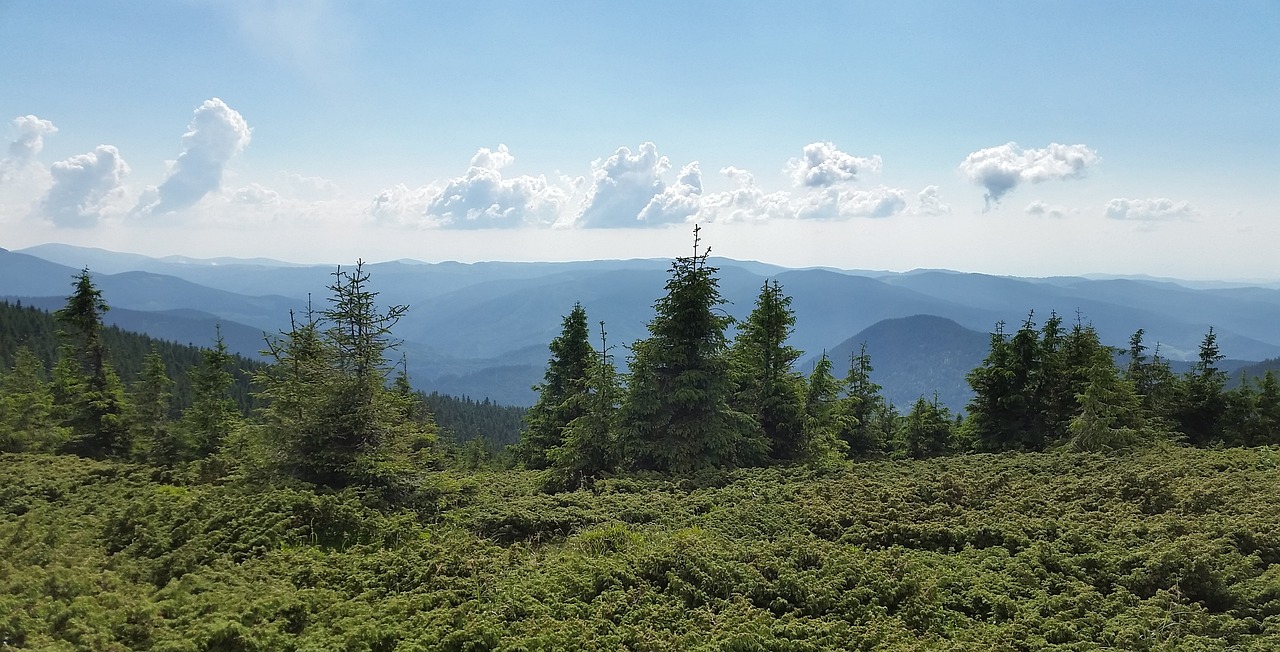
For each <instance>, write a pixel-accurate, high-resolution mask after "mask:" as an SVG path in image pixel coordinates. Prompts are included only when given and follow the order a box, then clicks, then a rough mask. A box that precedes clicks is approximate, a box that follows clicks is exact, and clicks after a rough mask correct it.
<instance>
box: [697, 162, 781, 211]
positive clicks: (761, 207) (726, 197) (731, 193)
mask: <svg viewBox="0 0 1280 652" xmlns="http://www.w3.org/2000/svg"><path fill="white" fill-rule="evenodd" d="M720 174H723V175H724V176H726V177H728V178H729V179H731V180H733V181H734V182H736V183H737V188H734V189H733V190H726V191H724V192H713V193H710V194H707V195H706V196H704V197H703V198H702V203H701V208H700V209H699V212H698V214H697V218H698V219H699V220H706V221H709V222H766V221H768V220H771V219H787V218H792V217H795V210H794V209H793V208H792V207H791V195H790V194H788V193H786V192H781V191H780V192H773V193H765V192H764V191H762V190H761V189H760V188H759V187H757V186H756V179H755V176H753V175H752V174H751V173H750V172H748V171H746V170H743V169H740V168H736V167H733V166H729V167H726V168H722V169H721V170H720Z"/></svg>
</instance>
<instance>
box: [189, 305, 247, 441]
mask: <svg viewBox="0 0 1280 652" xmlns="http://www.w3.org/2000/svg"><path fill="white" fill-rule="evenodd" d="M233 360H234V358H233V357H232V355H231V353H230V352H229V351H227V345H226V343H225V342H223V340H222V329H221V328H217V329H216V330H215V332H214V339H213V347H212V348H207V349H204V350H202V351H201V352H200V364H198V365H196V366H195V367H192V368H191V370H190V371H189V372H188V378H189V379H190V381H191V406H190V407H188V408H187V409H186V410H184V411H183V412H182V419H181V420H180V421H179V423H178V429H179V431H180V432H181V433H182V435H183V437H184V438H185V440H186V442H187V444H188V445H189V447H190V448H189V452H190V454H191V455H192V457H194V458H195V459H204V458H206V457H209V456H210V455H213V454H214V453H216V452H217V451H218V449H219V448H220V447H221V446H222V443H223V442H224V441H226V439H227V437H229V436H230V435H231V433H233V432H235V430H236V429H237V428H239V427H240V426H242V425H243V424H244V418H243V415H242V414H241V413H240V410H239V409H238V408H237V407H236V403H235V399H233V398H232V396H231V390H232V387H233V386H234V385H235V377H234V376H232V373H231V364H232V362H233Z"/></svg>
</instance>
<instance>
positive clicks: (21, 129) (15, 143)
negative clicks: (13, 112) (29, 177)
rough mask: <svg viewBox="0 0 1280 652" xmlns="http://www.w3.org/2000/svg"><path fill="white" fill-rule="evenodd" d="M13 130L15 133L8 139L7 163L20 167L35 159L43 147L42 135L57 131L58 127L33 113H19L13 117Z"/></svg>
mask: <svg viewBox="0 0 1280 652" xmlns="http://www.w3.org/2000/svg"><path fill="white" fill-rule="evenodd" d="M13 131H14V133H16V134H17V135H16V136H14V139H13V140H11V141H9V156H8V157H7V158H6V159H5V162H6V163H7V164H8V165H11V166H13V167H21V166H24V165H27V164H28V163H31V162H32V161H34V160H35V158H36V155H37V154H39V153H40V150H42V149H44V137H45V136H47V135H50V134H56V133H58V128H57V127H55V126H53V123H52V122H50V121H48V120H43V119H41V118H37V117H35V116H34V115H20V116H18V117H16V118H14V119H13Z"/></svg>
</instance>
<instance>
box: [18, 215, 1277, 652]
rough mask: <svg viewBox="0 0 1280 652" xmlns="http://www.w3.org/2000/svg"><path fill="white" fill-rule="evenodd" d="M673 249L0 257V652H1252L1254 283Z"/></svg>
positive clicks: (1273, 449)
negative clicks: (501, 260) (576, 253)
mask: <svg viewBox="0 0 1280 652" xmlns="http://www.w3.org/2000/svg"><path fill="white" fill-rule="evenodd" d="M696 233H697V232H696V231H695V243H694V247H693V254H692V255H691V256H683V257H677V258H675V259H674V261H662V262H658V261H600V262H595V263H583V264H580V265H578V266H573V265H566V266H540V265H537V264H492V265H478V266H470V267H468V266H463V265H457V264H441V265H436V266H427V265H424V264H419V263H405V262H402V263H394V264H381V265H365V264H364V263H356V264H355V265H350V266H346V265H344V266H340V267H337V268H336V269H333V268H329V269H327V270H324V271H323V272H322V273H321V272H320V271H319V270H317V269H316V268H312V267H308V266H291V265H285V264H281V263H275V262H272V261H205V262H200V261H186V260H168V261H164V260H156V259H147V258H141V257H129V256H125V255H121V254H112V253H110V252H100V251H95V250H73V249H69V248H60V247H45V248H41V249H38V250H37V251H35V252H32V253H42V254H44V255H47V256H50V258H58V257H62V258H67V257H71V256H79V257H82V258H83V257H85V256H91V257H92V260H91V261H88V262H86V261H81V262H79V263H76V264H75V265H76V266H64V265H62V264H61V263H58V262H55V261H53V260H46V259H43V258H39V257H38V256H36V255H31V254H26V253H14V252H0V272H4V273H3V274H0V278H6V279H7V280H6V281H5V282H4V285H0V296H4V297H7V298H6V299H5V301H4V302H0V649H40V650H157V651H158V650H166V651H178V650H184V651H185V650H192V651H196V650H298V651H301V650H369V651H391V650H459V651H462V650H510V651H515V650H577V649H584V650H590V649H602V650H619V649H622V650H741V651H751V650H880V649H901V650H974V649H992V650H1105V649H1118V650H1274V649H1280V570H1278V569H1280V566H1277V564H1278V563H1280V381H1278V380H1277V377H1276V375H1275V374H1274V373H1272V372H1271V371H1269V369H1270V367H1272V366H1274V361H1272V362H1266V361H1265V359H1267V358H1275V357H1276V355H1277V351H1280V339H1278V338H1280V336H1278V335H1277V334H1276V333H1275V332H1274V324H1275V323H1277V322H1276V321H1275V320H1274V319H1273V318H1272V317H1273V316H1278V317H1280V314H1275V313H1280V291H1277V290H1275V289H1271V288H1265V287H1231V286H1225V285H1223V286H1219V285H1208V286H1205V287H1197V288H1192V287H1188V286H1184V285H1178V284H1174V283H1172V282H1168V281H1155V280H1135V279H1109V280H1091V279H1082V278H1072V279H1040V280H1019V279H1005V278H998V277H985V276H977V275H962V274H955V273H950V272H919V273H909V274H888V273H884V274H878V273H870V272H868V273H855V272H847V271H833V270H782V269H780V268H772V267H770V266H766V265H762V264H759V263H737V262H734V261H724V260H721V259H712V258H710V257H709V255H708V250H706V249H705V248H702V243H701V242H700V241H698V240H697V235H696ZM63 262H70V261H69V260H64V261H63ZM214 262H216V263H217V264H213V263H214ZM88 263H93V264H92V265H88ZM89 266H92V267H95V268H97V269H101V270H102V273H101V274H99V273H95V272H91V271H90V269H89ZM426 278H430V279H434V280H435V281H438V285H433V286H431V287H423V280H424V279H426ZM384 283H385V284H384ZM68 290H70V292H69V295H68ZM250 291H252V292H258V294H244V293H245V292H250ZM262 292H266V293H265V294H263V293H262ZM276 292H278V294H277V293H276ZM410 295H414V296H417V297H418V298H421V299H423V300H421V301H415V303H414V304H413V305H412V308H411V307H410V304H409V303H408V302H407V301H404V299H406V298H407V297H409V296H410ZM300 297H301V300H300ZM638 297H640V298H638ZM117 301H118V302H119V304H117ZM1017 303H1020V304H1021V305H1020V306H1019V307H1018V308H1017V312H1016V313H1014V314H1013V316H1010V315H1008V314H1006V313H1007V312H1008V310H1009V305H1011V304H1017ZM1070 304H1074V305H1070ZM553 306H554V307H553ZM1046 306H1048V307H1047V308H1046ZM47 309H52V310H54V312H53V313H50V312H47V311H46V310H47ZM121 313H123V314H124V318H125V319H130V320H135V321H134V322H133V323H134V324H139V325H146V326H147V327H148V329H141V328H140V329H138V330H146V332H147V333H148V335H142V334H140V333H135V332H131V331H132V329H129V328H126V327H124V325H122V324H121V323H120V322H112V321H109V320H110V319H113V318H112V317H111V315H113V314H115V315H119V314H121ZM548 314H549V315H550V322H551V323H550V325H548V323H547V322H548ZM232 317H234V319H233V318H232ZM1206 319H1209V320H1217V319H1221V321H1220V322H1218V323H1217V324H1205V323H1204V322H1203V320H1206ZM449 320H454V323H452V324H451V326H450V327H449V328H444V326H443V325H444V324H445V322H447V321H449ZM806 320H809V321H811V322H812V323H810V324H806ZM984 320H987V321H984ZM1144 320H1146V321H1144ZM979 323H985V326H978V324H979ZM971 326H972V328H971ZM975 328H981V329H982V330H975ZM149 329H151V330H149ZM164 329H168V330H164ZM165 333H168V336H166V335H165ZM197 333H199V335H197ZM254 339H256V342H257V343H256V344H255V345H254V346H255V347H256V348H254V349H252V351H246V350H244V348H243V347H247V346H249V344H248V342H249V341H250V340H254ZM183 341H186V342H197V341H198V342H202V343H203V344H204V346H194V345H191V344H186V345H184V344H179V343H178V342H183ZM232 341H235V342H237V344H236V348H233V347H232V345H231V342H232ZM873 342H874V343H876V344H877V346H880V347H881V348H879V349H873V348H872V343H873ZM877 351H878V352H877ZM1224 351H1231V352H1232V353H1231V355H1232V357H1234V358H1238V359H1237V360H1235V361H1231V360H1229V359H1228V358H1227V355H1226V354H1225V353H1224ZM893 352H901V355H900V356H895V355H894V354H893ZM1259 361H1262V362H1259ZM1255 363H1257V364H1255ZM432 364H438V365H439V366H440V368H441V369H442V370H438V371H435V372H425V371H423V370H425V369H426V368H428V367H429V366H430V365H432ZM527 368H533V369H536V375H535V376H534V377H533V378H532V380H529V376H528V369H527ZM877 370H879V371H877ZM885 370H888V373H887V374H886V371H885ZM490 381H491V382H492V384H486V383H487V382H490ZM520 382H524V383H526V384H528V385H532V386H533V388H532V391H531V392H530V396H529V397H528V400H524V401H510V403H511V404H512V405H504V403H507V402H506V401H499V400H495V399H494V396H495V394H497V395H499V396H505V394H501V393H500V392H501V391H506V390H498V391H493V392H490V391H488V390H487V389H485V388H488V387H498V388H501V387H504V386H511V385H514V384H516V383H520ZM433 383H434V384H433ZM449 383H454V384H453V385H449ZM468 383H474V385H469V384H468ZM889 383H892V385H893V387H894V389H893V390H892V393H891V392H890V391H886V384H889ZM449 386H451V387H458V388H461V387H472V386H474V387H476V388H479V389H481V390H482V391H466V392H457V393H456V394H457V396H451V395H449V392H442V391H440V388H441V387H449ZM511 395H512V396H515V394H511ZM470 397H481V398H480V399H479V400H476V399H475V398H470Z"/></svg>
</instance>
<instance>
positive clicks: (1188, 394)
mask: <svg viewBox="0 0 1280 652" xmlns="http://www.w3.org/2000/svg"><path fill="white" fill-rule="evenodd" d="M1222 359H1223V355H1222V353H1221V352H1220V351H1219V350H1218V336H1217V333H1215V332H1214V330H1213V328H1212V327H1211V328H1209V332H1208V333H1206V334H1205V336H1204V340H1203V341H1201V343H1200V355H1199V358H1198V359H1197V360H1196V363H1195V365H1194V366H1193V367H1192V368H1191V370H1190V371H1189V372H1187V373H1186V374H1185V375H1184V376H1183V377H1182V379H1181V383H1179V386H1180V391H1179V392H1178V397H1177V403H1176V407H1175V409H1174V419H1175V421H1176V423H1177V426H1178V428H1179V429H1180V430H1181V431H1182V433H1183V434H1184V435H1186V437H1187V441H1188V442H1190V443H1191V444H1192V445H1195V446H1206V445H1208V444H1210V443H1212V442H1214V441H1216V440H1218V439H1220V438H1221V437H1222V430H1221V425H1222V424H1221V421H1222V417H1223V415H1224V414H1225V412H1226V409H1227V404H1226V397H1225V395H1224V392H1223V390H1224V387H1225V386H1226V382H1227V375H1226V374H1225V373H1224V372H1223V371H1222V370H1221V369H1219V368H1218V363H1219V362H1221V361H1222Z"/></svg>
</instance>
